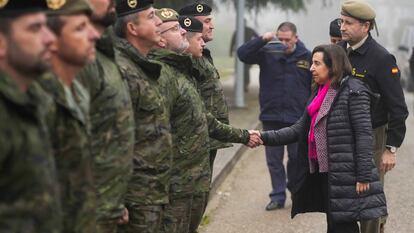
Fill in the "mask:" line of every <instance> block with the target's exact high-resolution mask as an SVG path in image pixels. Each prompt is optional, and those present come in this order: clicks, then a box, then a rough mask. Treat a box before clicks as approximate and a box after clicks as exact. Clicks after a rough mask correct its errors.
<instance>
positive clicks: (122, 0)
mask: <svg viewBox="0 0 414 233" xmlns="http://www.w3.org/2000/svg"><path fill="white" fill-rule="evenodd" d="M153 3H154V1H153V0H116V4H115V5H116V14H117V16H118V17H121V16H125V15H129V14H133V13H136V12H139V11H142V10H146V9H148V8H150V7H151V6H152V4H153Z"/></svg>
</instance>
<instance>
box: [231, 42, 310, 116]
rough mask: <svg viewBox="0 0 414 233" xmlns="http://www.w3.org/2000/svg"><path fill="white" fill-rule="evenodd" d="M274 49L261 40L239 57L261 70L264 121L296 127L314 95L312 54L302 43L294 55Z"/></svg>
mask: <svg viewBox="0 0 414 233" xmlns="http://www.w3.org/2000/svg"><path fill="white" fill-rule="evenodd" d="M272 46H274V45H270V44H267V42H265V41H264V40H263V39H262V37H258V38H256V39H253V40H251V41H249V42H247V43H245V44H244V45H242V46H241V47H240V48H239V49H238V50H237V54H238V56H239V58H240V60H241V61H243V62H244V63H247V64H258V65H259V66H260V120H261V121H277V122H282V123H295V122H296V121H297V120H298V119H299V118H300V117H301V116H302V114H303V111H304V109H305V105H306V101H307V99H308V98H309V95H310V91H311V80H312V75H311V73H310V71H309V68H310V65H311V53H310V51H309V50H307V49H306V48H305V45H304V44H303V43H302V42H300V41H298V42H297V43H296V50H295V51H294V52H293V53H292V54H290V55H286V54H284V53H275V52H274V50H272V49H271V47H272Z"/></svg>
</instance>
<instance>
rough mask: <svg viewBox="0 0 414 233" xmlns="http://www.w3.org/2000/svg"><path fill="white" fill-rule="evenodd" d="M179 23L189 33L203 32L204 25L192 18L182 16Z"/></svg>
mask: <svg viewBox="0 0 414 233" xmlns="http://www.w3.org/2000/svg"><path fill="white" fill-rule="evenodd" d="M178 21H179V22H180V26H181V27H182V28H183V29H185V30H186V31H187V32H203V24H202V23H201V22H200V21H199V20H198V19H196V18H194V17H192V16H180V17H179V18H178Z"/></svg>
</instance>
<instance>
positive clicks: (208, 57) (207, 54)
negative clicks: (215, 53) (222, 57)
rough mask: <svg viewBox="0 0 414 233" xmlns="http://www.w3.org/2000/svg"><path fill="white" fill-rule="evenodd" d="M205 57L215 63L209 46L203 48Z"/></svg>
mask: <svg viewBox="0 0 414 233" xmlns="http://www.w3.org/2000/svg"><path fill="white" fill-rule="evenodd" d="M203 57H205V58H207V60H209V61H210V62H211V64H214V62H213V57H212V56H211V52H210V50H209V49H208V48H204V49H203Z"/></svg>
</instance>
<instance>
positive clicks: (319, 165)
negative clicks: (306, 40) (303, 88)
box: [261, 45, 387, 233]
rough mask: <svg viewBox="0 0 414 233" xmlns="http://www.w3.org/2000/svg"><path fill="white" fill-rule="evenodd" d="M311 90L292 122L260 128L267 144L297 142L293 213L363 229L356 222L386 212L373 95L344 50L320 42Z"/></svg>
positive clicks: (350, 232) (337, 228)
mask: <svg viewBox="0 0 414 233" xmlns="http://www.w3.org/2000/svg"><path fill="white" fill-rule="evenodd" d="M311 72H312V76H313V80H314V86H313V89H314V90H313V92H312V95H311V97H310V99H309V101H308V104H307V108H306V110H305V112H304V114H303V116H302V117H301V119H299V120H298V121H297V122H296V123H295V124H294V125H292V126H291V127H287V128H283V129H281V130H277V131H265V132H261V137H262V140H263V143H264V145H269V146H274V145H286V144H290V143H293V142H296V141H298V142H299V149H298V150H299V151H298V154H299V157H298V158H297V160H295V161H290V163H292V164H294V165H293V166H294V169H293V170H294V171H295V174H294V175H293V177H292V178H291V179H290V180H289V181H288V182H289V183H288V186H289V188H290V190H291V192H292V202H293V206H292V217H294V216H295V215H296V214H298V213H306V212H325V213H326V214H327V223H328V233H333V232H335V233H337V232H346V233H354V232H359V228H358V224H357V221H359V220H368V219H375V218H378V217H380V216H384V215H386V214H387V207H386V201H385V196H384V192H383V188H382V185H381V183H380V181H379V176H378V171H377V170H376V168H375V165H374V162H373V158H372V154H373V151H372V149H373V137H372V126H371V118H370V105H371V99H375V95H374V94H373V93H372V92H371V91H370V90H369V89H368V88H367V87H366V86H365V85H364V83H363V82H362V81H361V80H359V79H357V78H354V77H350V76H348V75H349V74H350V73H351V64H350V62H349V60H348V58H347V56H346V54H345V51H344V50H343V49H342V48H341V47H339V46H337V45H321V46H318V47H316V48H315V49H314V50H313V52H312V67H311Z"/></svg>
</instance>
